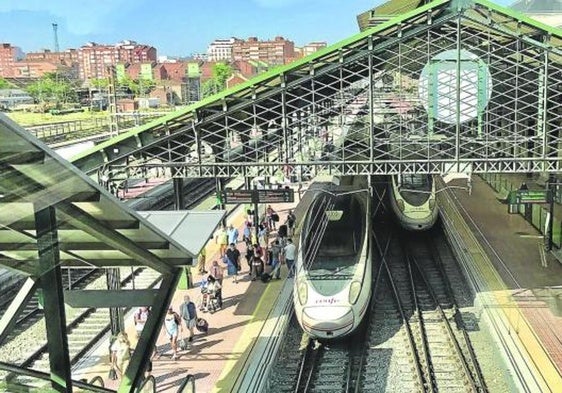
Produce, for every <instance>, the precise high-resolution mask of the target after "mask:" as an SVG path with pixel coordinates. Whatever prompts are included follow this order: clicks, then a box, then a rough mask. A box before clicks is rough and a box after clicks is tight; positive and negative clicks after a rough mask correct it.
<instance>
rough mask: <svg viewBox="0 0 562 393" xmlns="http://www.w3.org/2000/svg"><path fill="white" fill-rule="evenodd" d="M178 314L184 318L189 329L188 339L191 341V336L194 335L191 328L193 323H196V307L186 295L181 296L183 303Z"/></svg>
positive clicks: (193, 327) (193, 325) (193, 326)
mask: <svg viewBox="0 0 562 393" xmlns="http://www.w3.org/2000/svg"><path fill="white" fill-rule="evenodd" d="M180 316H181V318H182V319H183V320H184V322H185V326H186V327H187V330H188V331H189V339H188V341H189V342H192V341H193V337H194V336H195V332H194V331H193V329H195V325H196V324H197V308H196V307H195V303H193V302H192V301H191V298H190V297H189V296H188V295H186V296H184V298H183V303H182V305H181V306H180Z"/></svg>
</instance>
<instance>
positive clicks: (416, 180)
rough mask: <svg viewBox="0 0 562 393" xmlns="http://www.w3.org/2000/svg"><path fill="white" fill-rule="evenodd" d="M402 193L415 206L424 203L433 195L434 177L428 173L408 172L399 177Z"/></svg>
mask: <svg viewBox="0 0 562 393" xmlns="http://www.w3.org/2000/svg"><path fill="white" fill-rule="evenodd" d="M397 184H398V187H399V191H400V195H401V196H402V198H404V199H405V200H406V202H407V203H409V204H410V205H413V206H421V205H423V204H424V203H425V202H426V201H427V199H428V198H429V197H430V195H431V190H432V188H433V178H432V177H431V175H426V174H408V175H401V176H399V177H398V182H397Z"/></svg>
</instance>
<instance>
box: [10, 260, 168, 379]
mask: <svg viewBox="0 0 562 393" xmlns="http://www.w3.org/2000/svg"><path fill="white" fill-rule="evenodd" d="M96 270H100V269H96ZM122 273H127V275H126V277H125V279H123V280H122V281H121V288H122V289H132V288H133V285H134V287H135V288H137V289H146V288H154V287H155V286H156V285H158V283H159V282H160V280H161V275H160V273H158V272H156V271H154V270H152V269H148V268H137V269H135V270H134V271H133V272H131V271H130V270H129V269H128V268H122ZM123 275H125V274H123ZM73 311H74V314H73V316H72V318H71V319H70V322H69V323H68V324H67V337H68V348H69V357H70V363H71V364H75V363H76V362H78V360H79V359H80V358H81V356H83V355H84V354H85V353H86V352H87V351H88V350H89V349H90V348H91V347H92V346H93V345H94V344H96V343H97V342H98V341H99V340H100V338H101V337H103V335H105V334H106V333H107V332H108V331H109V330H110V323H109V309H107V308H102V309H96V308H81V309H75V310H73ZM124 311H125V312H127V311H128V309H126V310H124ZM32 344H33V345H32V346H30V348H29V350H28V351H26V353H27V354H28V355H27V356H26V357H25V358H24V359H22V360H20V361H18V362H17V363H18V365H19V366H20V367H25V368H31V369H33V370H37V371H43V372H49V354H48V352H47V349H48V348H47V341H46V338H45V340H43V341H38V342H35V343H32ZM7 380H9V381H10V382H11V383H13V384H16V385H25V386H34V384H35V383H36V382H37V381H35V380H33V379H31V378H29V377H26V376H21V375H19V376H16V375H10V376H8V377H7Z"/></svg>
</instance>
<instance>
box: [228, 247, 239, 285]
mask: <svg viewBox="0 0 562 393" xmlns="http://www.w3.org/2000/svg"><path fill="white" fill-rule="evenodd" d="M226 263H227V264H228V265H229V266H228V274H229V275H234V283H236V284H238V271H239V270H241V268H242V267H241V266H240V251H238V249H237V248H236V244H234V243H230V246H229V247H228V250H226Z"/></svg>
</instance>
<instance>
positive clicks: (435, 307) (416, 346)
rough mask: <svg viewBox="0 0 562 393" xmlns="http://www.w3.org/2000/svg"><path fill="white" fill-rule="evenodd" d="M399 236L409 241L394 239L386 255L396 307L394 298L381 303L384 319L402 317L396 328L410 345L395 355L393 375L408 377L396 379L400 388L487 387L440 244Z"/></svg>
mask: <svg viewBox="0 0 562 393" xmlns="http://www.w3.org/2000/svg"><path fill="white" fill-rule="evenodd" d="M399 237H401V238H407V241H404V242H400V241H395V242H393V243H394V244H393V245H392V249H393V250H392V253H391V258H386V259H385V261H386V264H385V271H386V274H387V280H388V285H389V286H390V287H391V288H392V293H393V297H394V309H393V308H392V304H391V302H389V299H387V300H385V301H384V302H381V304H380V305H379V307H378V308H379V309H381V310H382V311H383V313H382V314H381V315H380V317H379V320H383V319H387V318H388V319H392V315H393V314H394V315H395V316H396V315H399V316H400V317H399V318H396V317H395V318H394V320H395V321H396V320H397V323H395V326H394V329H396V331H397V332H401V333H400V335H401V336H402V337H403V341H406V343H407V346H405V347H406V348H408V350H407V351H400V352H396V353H393V354H392V355H393V357H394V356H396V355H399V356H400V360H398V361H397V362H396V365H395V367H396V369H395V370H389V375H396V373H399V374H400V375H401V376H402V378H400V379H399V378H394V381H396V383H399V384H400V385H401V389H400V390H408V391H419V392H485V391H487V389H486V385H485V383H484V380H483V377H482V374H481V372H480V370H479V366H478V363H477V360H476V355H475V354H474V352H473V351H472V347H471V344H470V340H469V338H468V335H467V334H466V331H465V329H464V324H463V323H462V316H460V314H459V313H458V312H457V310H458V307H457V305H456V303H455V300H454V296H453V295H452V293H451V291H450V284H449V283H448V281H447V277H446V276H445V275H444V272H443V270H442V269H440V267H439V257H438V254H436V253H435V250H436V247H435V245H434V244H433V243H432V242H431V241H430V240H429V238H427V237H423V236H422V239H421V240H420V238H419V237H418V238H414V237H408V236H407V235H405V234H404V233H401V234H400V235H399ZM406 244H407V245H406ZM376 308H377V307H376ZM404 339H405V340H404ZM380 341H381V342H382V341H383V340H380ZM398 344H399V343H398ZM408 365H410V367H408ZM401 366H402V367H401ZM408 371H409V372H408ZM405 375H408V377H405Z"/></svg>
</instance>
